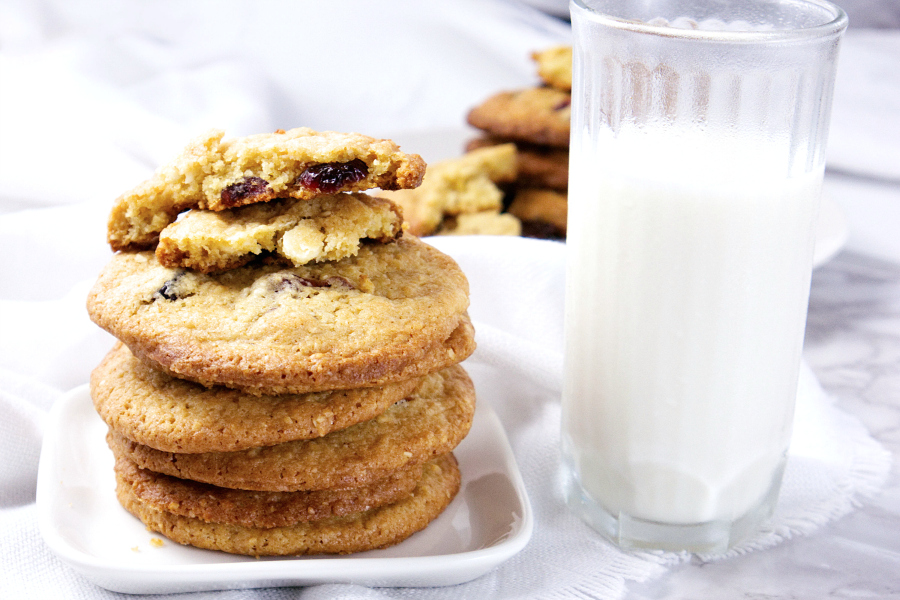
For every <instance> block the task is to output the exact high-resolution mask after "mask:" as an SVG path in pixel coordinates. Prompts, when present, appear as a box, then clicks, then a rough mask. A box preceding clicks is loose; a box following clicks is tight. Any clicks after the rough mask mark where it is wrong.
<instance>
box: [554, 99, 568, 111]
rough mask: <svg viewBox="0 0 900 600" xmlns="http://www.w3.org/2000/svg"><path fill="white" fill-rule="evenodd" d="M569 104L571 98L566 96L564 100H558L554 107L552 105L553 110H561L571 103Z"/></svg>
mask: <svg viewBox="0 0 900 600" xmlns="http://www.w3.org/2000/svg"><path fill="white" fill-rule="evenodd" d="M571 104H572V99H571V98H566V99H565V100H563V101H562V102H560V103H559V104H557V105H556V106H554V107H553V110H562V109H564V108H568V107H569V105H571Z"/></svg>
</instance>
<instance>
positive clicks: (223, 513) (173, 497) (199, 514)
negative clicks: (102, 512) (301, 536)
mask: <svg viewBox="0 0 900 600" xmlns="http://www.w3.org/2000/svg"><path fill="white" fill-rule="evenodd" d="M115 472H116V482H117V485H118V486H123V487H126V488H128V489H129V490H130V492H131V494H133V495H134V496H135V498H137V499H138V500H139V501H140V502H141V503H143V504H144V505H146V506H152V507H154V508H156V509H157V510H160V511H165V512H169V513H172V514H174V515H181V516H183V517H190V518H192V519H199V520H201V521H204V522H206V523H228V524H231V525H243V526H244V527H262V528H270V527H285V526H289V525H296V524H297V523H308V522H310V521H318V520H320V519H327V518H329V517H342V516H345V515H349V514H353V513H358V512H362V511H365V510H369V509H371V508H375V507H377V506H383V505H385V504H390V503H392V502H397V501H398V500H402V499H403V498H405V497H406V496H409V495H410V494H411V493H412V491H413V489H415V487H416V484H417V483H418V482H419V480H420V479H421V478H422V465H413V466H411V467H408V468H405V469H400V470H398V471H395V472H394V473H391V474H390V475H388V476H387V477H385V478H384V479H380V480H378V481H375V482H373V483H371V484H369V485H367V486H363V487H358V488H352V489H344V490H316V491H309V492H255V491H250V490H232V489H228V488H223V487H217V486H214V485H209V484H206V483H200V482H198V481H191V480H189V479H179V478H177V477H171V476H169V475H163V474H161V473H155V472H153V471H149V470H147V469H141V468H140V467H138V466H137V465H136V464H134V463H133V462H131V461H130V460H128V459H127V458H125V457H122V456H117V457H116V464H115Z"/></svg>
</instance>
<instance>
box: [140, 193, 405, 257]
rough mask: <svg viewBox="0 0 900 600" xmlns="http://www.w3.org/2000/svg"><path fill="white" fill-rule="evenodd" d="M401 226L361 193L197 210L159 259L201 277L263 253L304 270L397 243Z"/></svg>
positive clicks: (175, 229) (168, 231) (163, 243)
mask: <svg viewBox="0 0 900 600" xmlns="http://www.w3.org/2000/svg"><path fill="white" fill-rule="evenodd" d="M402 225H403V217H402V215H401V213H400V209H399V208H398V207H397V206H396V205H395V204H394V203H393V202H390V201H388V200H383V199H381V198H376V197H374V196H369V195H367V194H361V193H341V194H333V195H328V196H319V197H316V198H313V199H311V200H298V199H293V198H283V199H278V200H273V201H271V202H265V203H260V204H253V205H249V206H241V207H239V208H233V209H229V210H222V211H212V210H201V209H193V210H191V211H189V212H187V213H185V214H184V215H183V216H182V218H180V219H178V220H177V221H176V222H175V223H172V224H170V225H168V226H167V227H166V228H165V229H163V231H162V233H161V234H160V237H159V245H158V246H157V247H156V256H157V258H158V259H159V262H160V263H161V264H162V265H164V266H166V267H170V268H178V267H180V268H189V269H194V270H196V271H200V272H202V273H213V272H218V271H224V270H227V269H234V268H236V267H240V266H242V265H244V264H246V263H248V262H250V261H251V260H253V259H254V258H255V257H257V256H258V255H260V254H262V253H264V252H274V253H277V254H279V255H280V256H282V257H284V258H286V259H288V260H289V261H290V262H291V263H293V264H294V265H295V266H300V265H304V264H306V263H310V262H321V261H325V260H340V259H342V258H345V257H347V256H355V255H356V253H357V252H358V251H359V246H360V243H361V242H362V241H363V240H373V241H376V242H382V243H386V242H391V241H394V240H395V239H396V238H397V237H399V236H400V235H401V234H402V233H403V228H402Z"/></svg>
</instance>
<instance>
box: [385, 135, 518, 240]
mask: <svg viewBox="0 0 900 600" xmlns="http://www.w3.org/2000/svg"><path fill="white" fill-rule="evenodd" d="M516 173H517V163H516V148H515V145H514V144H500V145H494V146H491V147H486V148H481V149H478V150H475V151H473V152H468V153H466V154H464V155H463V156H460V157H458V158H453V159H449V160H444V161H441V162H437V163H433V164H432V165H430V166H429V167H428V170H427V172H426V173H425V179H424V180H423V181H422V185H421V186H420V187H418V188H416V189H411V190H399V191H395V192H387V193H385V194H384V195H385V197H386V198H389V199H390V200H393V201H394V202H396V203H397V204H399V205H400V207H401V208H402V209H403V217H404V219H405V220H406V222H407V224H408V225H409V231H410V233H412V234H413V235H419V236H422V235H431V234H432V233H434V232H435V231H437V229H438V228H439V227H440V225H441V221H443V219H444V218H445V217H446V216H448V215H460V214H465V213H472V212H480V211H495V212H498V211H499V210H500V208H501V206H502V203H503V191H502V190H501V189H500V188H499V187H497V184H498V183H503V182H510V181H513V180H514V179H515V178H516Z"/></svg>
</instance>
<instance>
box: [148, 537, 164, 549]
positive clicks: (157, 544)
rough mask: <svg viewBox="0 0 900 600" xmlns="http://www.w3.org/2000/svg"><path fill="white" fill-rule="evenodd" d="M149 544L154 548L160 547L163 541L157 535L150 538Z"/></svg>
mask: <svg viewBox="0 0 900 600" xmlns="http://www.w3.org/2000/svg"><path fill="white" fill-rule="evenodd" d="M150 545H151V546H153V547H154V548H162V547H163V545H164V543H163V541H162V540H161V539H159V538H158V537H154V538H150Z"/></svg>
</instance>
